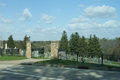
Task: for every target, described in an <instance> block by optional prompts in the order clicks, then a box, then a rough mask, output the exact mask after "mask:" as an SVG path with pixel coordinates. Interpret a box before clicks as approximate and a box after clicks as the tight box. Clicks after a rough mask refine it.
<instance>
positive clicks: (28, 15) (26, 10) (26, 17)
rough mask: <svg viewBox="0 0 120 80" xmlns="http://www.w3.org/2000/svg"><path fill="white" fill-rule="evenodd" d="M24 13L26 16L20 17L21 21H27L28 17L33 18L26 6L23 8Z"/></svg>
mask: <svg viewBox="0 0 120 80" xmlns="http://www.w3.org/2000/svg"><path fill="white" fill-rule="evenodd" d="M22 14H23V16H24V17H21V18H19V21H25V20H27V19H28V18H32V14H31V13H30V11H29V9H28V8H25V9H24V10H23V12H22Z"/></svg>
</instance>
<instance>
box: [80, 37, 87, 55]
mask: <svg viewBox="0 0 120 80" xmlns="http://www.w3.org/2000/svg"><path fill="white" fill-rule="evenodd" d="M79 52H80V53H79V55H81V56H82V57H83V56H87V53H88V46H87V42H86V39H85V37H84V36H82V38H80V39H79Z"/></svg>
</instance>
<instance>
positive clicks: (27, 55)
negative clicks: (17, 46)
mask: <svg viewBox="0 0 120 80" xmlns="http://www.w3.org/2000/svg"><path fill="white" fill-rule="evenodd" d="M31 43H32V41H26V58H31Z"/></svg>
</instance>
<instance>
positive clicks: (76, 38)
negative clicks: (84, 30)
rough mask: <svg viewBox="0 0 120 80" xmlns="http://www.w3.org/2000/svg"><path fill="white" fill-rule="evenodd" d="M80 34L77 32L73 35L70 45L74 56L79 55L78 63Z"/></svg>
mask: <svg viewBox="0 0 120 80" xmlns="http://www.w3.org/2000/svg"><path fill="white" fill-rule="evenodd" d="M78 43H79V34H78V32H75V34H73V33H72V35H71V38H70V43H69V51H70V52H71V53H72V54H77V62H78V51H79V49H78V47H79V44H78Z"/></svg>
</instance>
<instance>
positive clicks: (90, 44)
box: [88, 34, 95, 57]
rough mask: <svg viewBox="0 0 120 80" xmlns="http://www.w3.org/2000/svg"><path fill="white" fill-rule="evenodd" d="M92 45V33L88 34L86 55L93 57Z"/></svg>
mask: <svg viewBox="0 0 120 80" xmlns="http://www.w3.org/2000/svg"><path fill="white" fill-rule="evenodd" d="M93 46H94V42H93V38H92V34H91V35H90V38H89V44H88V56H91V57H94V56H95V55H94V52H93V50H94V49H93V48H94V47H93Z"/></svg>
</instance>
